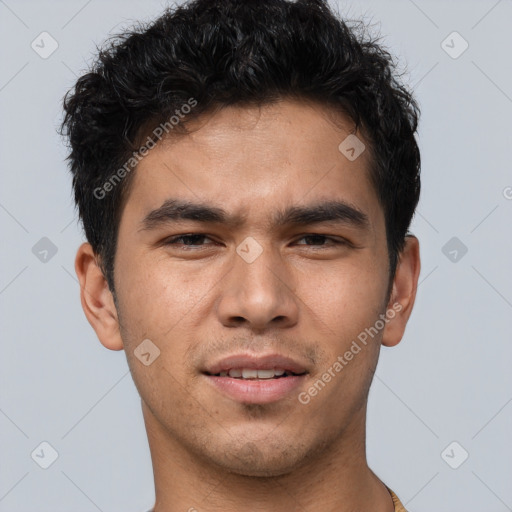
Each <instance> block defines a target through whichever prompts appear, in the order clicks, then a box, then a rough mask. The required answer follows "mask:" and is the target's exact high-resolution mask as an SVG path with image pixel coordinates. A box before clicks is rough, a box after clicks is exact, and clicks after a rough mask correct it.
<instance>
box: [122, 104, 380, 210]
mask: <svg viewBox="0 0 512 512" xmlns="http://www.w3.org/2000/svg"><path fill="white" fill-rule="evenodd" d="M185 121H186V119H185ZM187 129H188V130H189V133H188V134H187V135H183V136H182V135H180V136H174V137H172V138H167V139H164V140H162V141H160V142H159V143H158V145H157V146H156V147H155V148H154V149H152V150H150V151H149V152H148V154H147V155H146V156H145V157H144V158H143V159H142V161H141V162H140V163H139V164H138V166H137V170H136V172H135V175H134V176H133V183H132V184H131V187H130V195H129V198H128V201H127V209H136V210H138V212H139V216H140V215H145V214H147V213H148V211H150V210H151V209H154V208H157V207H159V206H161V205H162V204H163V203H164V202H165V201H166V200H167V199H168V198H170V197H172V198H176V197H181V198H183V199H187V200H190V201H195V202H201V203H204V202H206V201H207V202H209V203H212V201H214V202H215V203H216V204H218V205H222V207H223V208H224V209H225V210H227V211H232V212H233V213H244V212H245V213H247V212H250V215H251V216H252V217H253V218H256V217H261V218H263V217H264V216H265V215H267V214H269V213H270V210H272V209H273V210H275V207H277V206H279V207H281V206H282V205H283V204H287V205H293V204H301V205H304V204H307V203H309V202H317V201H316V199H319V198H322V199H324V200H325V199H327V200H329V199H332V200H343V201H344V202H346V203H348V204H352V205H354V206H356V207H359V208H360V209H361V210H365V211H366V212H367V213H368V215H369V217H372V216H373V217H374V216H378V215H379V207H378V204H377V197H376V194H375V191H374V189H373V186H372V185H371V182H370V180H369V175H368V165H369V164H368V161H369V154H368V153H369V151H367V149H365V150H364V151H363V152H362V153H361V154H360V156H358V157H357V158H356V159H355V160H351V159H349V158H347V156H346V153H344V152H342V151H340V144H343V143H344V141H345V140H346V139H347V137H348V136H349V135H350V134H351V133H352V132H353V123H352V122H351V121H349V120H348V118H343V117H342V116H341V115H340V114H336V115H334V113H333V112H332V111H329V110H328V109H327V108H326V107H324V106H321V105H318V104H314V103H304V102H298V101H289V100H285V101H282V102H279V103H276V104H272V105H264V106H261V107H252V106H251V107H238V106H237V107H226V108H223V109H222V110H220V111H218V112H216V113H213V114H205V115H202V116H200V117H199V118H197V119H194V120H193V121H190V122H188V123H187ZM357 136H358V138H359V139H360V140H361V142H363V141H364V139H363V137H362V135H360V134H359V133H358V134H357ZM352 137H353V135H352ZM349 140H350V139H349ZM342 147H343V146H342ZM357 149H360V148H357Z"/></svg>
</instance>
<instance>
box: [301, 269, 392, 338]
mask: <svg viewBox="0 0 512 512" xmlns="http://www.w3.org/2000/svg"><path fill="white" fill-rule="evenodd" d="M307 279H308V281H307V282H304V281H303V285H302V286H301V288H302V292H299V293H300V295H301V296H304V297H308V298H307V299H306V300H304V302H305V303H306V304H307V305H308V306H310V308H311V310H312V311H313V312H314V313H315V315H316V316H317V317H318V319H319V320H321V321H322V323H324V324H325V326H326V328H328V329H329V330H330V331H331V333H335V334H338V335H339V339H340V342H341V343H342V344H343V343H344V342H346V341H347V339H348V338H351V339H352V338H353V337H354V336H355V337H357V335H358V334H359V332H361V331H362V330H364V329H365V328H366V327H369V326H370V325H373V323H374V322H375V319H376V318H377V317H378V315H379V314H380V313H381V312H382V311H381V308H382V307H383V302H384V299H385V290H386V284H387V281H386V279H385V276H384V275H383V274H382V272H381V271H380V270H379V269H377V268H376V267H372V266H371V265H369V264H361V265H350V266H341V265H340V267H339V268H337V269H336V268H333V269H330V270H329V271H328V273H322V275H320V276H319V275H318V274H315V273H311V277H308V278H307ZM319 283H321V285H319ZM349 341H350V340H349Z"/></svg>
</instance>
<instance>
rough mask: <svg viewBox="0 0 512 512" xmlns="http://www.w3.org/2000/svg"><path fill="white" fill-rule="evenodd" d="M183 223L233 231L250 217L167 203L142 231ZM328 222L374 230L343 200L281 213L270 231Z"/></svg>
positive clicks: (198, 205) (203, 206) (180, 202)
mask: <svg viewBox="0 0 512 512" xmlns="http://www.w3.org/2000/svg"><path fill="white" fill-rule="evenodd" d="M179 220H192V221H196V222H202V223H215V224H223V225H226V226H227V227H230V228H236V227H239V226H241V225H242V224H243V223H244V222H245V221H246V215H241V214H238V215H232V214H229V213H228V212H226V211H225V210H224V209H223V208H220V207H217V206H213V205H210V204H207V203H194V202H191V201H186V200H181V199H167V200H166V201H165V202H164V203H163V204H162V206H160V207H159V208H156V209H155V210H152V211H151V212H149V213H148V214H147V215H146V216H145V217H144V219H143V220H142V222H141V227H140V229H139V231H150V230H153V229H156V228H158V227H160V226H162V225H165V224H169V223H172V222H176V221H179ZM327 222H329V223H331V222H335V223H339V224H345V225H348V226H353V227H356V228H360V229H363V230H367V229H369V227H370V220H369V217H368V215H367V214H366V213H364V212H363V211H362V210H360V209H359V208H357V207H356V206H354V205H350V204H348V203H346V202H343V201H339V200H327V201H321V202H317V203H314V204H310V205H306V206H291V207H288V208H286V209H284V210H279V211H277V212H276V213H275V214H274V216H273V218H272V219H271V222H270V227H271V228H276V227H282V226H302V225H308V224H317V223H327Z"/></svg>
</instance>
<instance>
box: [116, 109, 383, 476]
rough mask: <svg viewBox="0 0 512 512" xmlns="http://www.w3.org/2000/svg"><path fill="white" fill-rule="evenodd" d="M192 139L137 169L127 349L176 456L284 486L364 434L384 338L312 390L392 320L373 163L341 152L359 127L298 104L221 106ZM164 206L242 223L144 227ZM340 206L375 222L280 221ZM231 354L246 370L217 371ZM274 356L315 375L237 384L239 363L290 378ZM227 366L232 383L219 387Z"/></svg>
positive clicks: (125, 260)
mask: <svg viewBox="0 0 512 512" xmlns="http://www.w3.org/2000/svg"><path fill="white" fill-rule="evenodd" d="M189 128H193V129H194V130H193V131H192V132H191V134H189V135H187V136H184V137H179V138H174V139H172V140H168V141H166V142H165V143H162V144H159V145H158V146H157V147H155V148H154V149H153V150H151V151H150V152H149V153H148V155H147V156H146V157H145V158H144V159H143V160H142V161H141V163H140V164H139V166H138V168H137V170H136V174H135V176H134V181H133V183H132V187H131V190H130V194H129V196H128V200H127V202H126V205H125V208H124V210H123V212H122V218H121V222H120V227H119V235H118V246H117V252H116V259H115V285H116V293H117V299H118V307H119V309H118V313H119V320H120V329H121V333H122V339H123V344H124V349H125V351H126V356H127V359H128V362H129V365H130V368H131V371H132V375H133V378H134V381H135V383H136V385H137V388H138V390H139V392H140V395H141V397H142V400H143V402H144V404H145V407H146V410H145V414H146V415H147V417H146V421H149V423H150V424H151V425H153V426H155V428H159V429H161V430H163V431H165V432H166V434H167V435H168V436H169V439H170V440H171V441H170V442H171V443H175V444H176V445H180V446H181V447H183V448H185V449H186V450H187V451H188V452H189V453H191V454H194V455H195V456H197V457H199V458H201V459H202V460H205V461H207V462H210V463H214V464H218V465H220V466H222V467H224V468H227V469H229V470H232V471H234V472H237V473H240V474H247V475H268V476H271V475H279V474H283V473H285V472H287V471H289V470H290V469H291V468H296V467H300V466H301V465H302V464H304V463H306V461H308V460H309V461H311V458H312V457H313V458H314V457H317V456H320V455H321V454H322V453H323V452H324V451H325V450H327V449H332V448H333V447H334V446H336V442H337V441H338V440H339V439H340V438H341V437H342V436H343V435H344V432H346V431H348V430H349V429H353V428H361V426H362V425H364V415H365V408H366V399H367V393H368V389H369V386H370V383H371V378H372V375H373V371H374V370H375V366H376V364H377V360H378V354H379V348H380V339H381V335H382V332H379V334H378V335H375V336H374V337H373V338H371V337H369V338H368V343H367V345H363V344H361V343H359V345H360V347H361V350H360V351H359V352H358V353H357V354H356V355H354V357H353V359H352V360H350V361H348V362H347V361H346V364H345V365H343V369H342V370H341V371H334V372H332V370H331V379H330V381H329V382H327V383H325V386H323V387H322V386H319V385H317V391H318V392H317V393H316V394H315V393H314V392H313V393H308V390H309V389H310V388H311V387H312V386H313V384H314V383H315V382H316V381H317V380H318V379H322V375H323V374H324V373H325V372H326V371H328V369H329V368H332V367H333V365H334V363H335V362H336V361H338V356H343V355H344V354H345V353H346V352H347V351H348V350H349V349H350V347H351V344H352V342H353V341H354V340H357V338H358V335H359V334H360V333H361V332H362V331H364V330H365V329H367V328H370V327H371V326H374V325H375V324H376V321H377V320H378V319H379V315H380V314H382V313H384V312H385V311H386V306H387V303H386V291H387V286H388V279H389V269H388V254H387V244H386V236H385V225H384V216H383V212H382V209H381V207H380V205H379V203H378V201H377V197H376V194H375V191H374V190H373V188H372V186H371V185H370V183H369V179H368V170H367V166H368V162H367V156H368V155H367V152H364V153H363V154H362V155H361V156H360V157H358V158H357V159H356V160H354V161H350V160H349V159H347V158H346V156H344V155H343V154H342V153H341V152H340V150H339V149H338V146H339V144H340V143H341V142H342V141H343V140H344V139H345V138H346V137H347V136H348V135H349V133H350V130H351V125H350V124H349V123H347V124H346V130H342V129H341V128H340V127H339V126H336V125H335V124H333V123H332V121H330V120H329V117H328V115H327V114H326V111H325V110H324V109H323V108H322V107H320V106H317V105H311V106H306V105H305V104H299V103H295V102H291V101H284V102H282V103H280V104H276V105H273V106H264V107H262V108H261V109H259V110H258V109H257V108H235V107H233V108H225V109H223V110H221V111H220V112H218V113H216V114H214V115H208V116H203V117H202V118H200V119H198V121H194V122H193V123H190V124H189ZM360 138H361V137H360ZM168 200H176V201H187V202H190V203H194V204H195V203H197V204H201V205H203V206H204V205H206V206H208V207H210V208H215V209H222V210H224V212H225V214H226V216H227V217H228V218H231V217H233V219H235V218H238V222H233V223H227V224H226V223H223V222H218V219H217V220H216V219H215V218H213V217H212V218H210V220H208V221H199V220H191V219H172V218H169V219H168V221H166V222H162V216H161V215H160V216H158V215H156V214H153V215H152V216H151V218H150V220H148V221H147V222H146V223H144V222H143V221H144V219H145V218H146V216H148V215H149V214H150V212H152V211H153V210H156V209H158V208H160V207H161V206H162V205H163V204H164V203H165V202H166V201H168ZM334 201H335V202H339V203H340V202H341V203H346V205H349V206H350V207H352V208H354V209H357V210H359V211H360V212H362V213H363V214H364V215H365V216H366V217H367V221H368V222H367V223H364V222H356V220H354V218H350V216H348V217H346V218H345V219H344V220H343V219H341V218H339V219H337V220H330V221H324V222H311V223H304V221H305V219H304V218H302V219H299V220H302V223H299V224H297V223H295V222H294V220H297V219H293V218H288V221H289V222H285V223H282V222H279V221H280V220H281V221H282V220H283V219H282V218H281V219H279V218H278V217H277V215H278V213H281V214H282V213H284V212H286V211H287V210H288V209H290V208H292V207H298V208H307V207H314V206H319V205H321V204H323V203H326V202H334ZM191 234H195V235H196V236H194V237H192V238H185V239H180V238H178V239H177V240H175V241H174V244H171V243H169V242H171V241H172V240H171V239H172V237H177V236H179V235H191ZM199 235H201V236H199ZM312 235H314V236H312ZM337 242H338V243H337ZM185 244H188V245H185ZM146 339H149V340H151V342H152V343H153V344H154V345H155V346H156V347H158V349H159V350H160V356H159V357H158V358H157V359H156V360H155V361H154V362H153V363H152V364H151V365H149V366H145V365H144V364H142V363H141V362H140V361H139V360H138V359H137V357H136V356H135V354H134V350H135V349H136V348H137V347H138V346H139V344H140V343H141V342H142V341H143V340H146ZM230 356H240V357H242V358H244V357H245V358H246V362H242V363H240V362H237V361H235V362H233V361H226V362H224V363H223V362H222V360H224V359H225V358H228V357H230ZM263 356H269V357H270V359H267V360H265V361H264V360H263V359H259V358H260V357H263ZM274 356H282V357H284V358H288V359H289V360H291V361H293V362H294V364H295V365H296V367H294V370H295V371H294V373H295V374H300V373H304V372H305V374H304V375H301V376H288V377H287V376H280V377H278V378H276V377H274V378H273V379H266V378H261V379H258V380H243V378H240V377H237V376H236V375H237V370H238V371H239V372H241V368H240V366H244V367H245V366H248V367H249V368H247V369H249V370H250V369H251V368H252V369H253V370H254V367H255V366H256V367H261V368H260V369H269V368H268V366H271V367H273V366H275V367H276V368H277V370H278V372H277V373H280V372H279V369H281V370H282V369H285V370H286V366H290V367H291V366H293V365H292V363H291V362H286V361H284V362H283V361H281V362H278V363H277V364H274V363H273V362H272V357H274ZM217 363H219V364H217ZM251 363H254V364H252V366H251ZM258 365H259V366H258ZM226 367H229V368H231V369H232V370H235V372H234V373H233V375H235V377H232V376H231V377H230V376H229V374H228V376H224V377H222V376H215V375H213V373H220V371H221V370H222V369H225V370H229V368H226ZM280 367H281V368H280ZM283 367H284V368H283ZM338 368H339V367H338ZM209 373H212V375H210V374H209ZM333 374H334V376H332V375H333ZM245 375H246V376H249V377H250V376H253V375H254V374H253V373H251V372H247V371H246V372H245ZM260 375H261V376H263V377H268V375H269V374H268V373H265V372H263V373H260ZM324 382H325V381H324ZM301 393H302V395H301ZM305 393H306V394H305ZM306 395H307V396H309V397H310V400H309V401H308V400H307V397H306ZM299 396H302V400H299ZM306 401H307V402H308V403H304V402H306Z"/></svg>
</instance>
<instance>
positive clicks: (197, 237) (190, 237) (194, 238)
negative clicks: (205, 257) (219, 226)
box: [164, 233, 211, 247]
mask: <svg viewBox="0 0 512 512" xmlns="http://www.w3.org/2000/svg"><path fill="white" fill-rule="evenodd" d="M204 239H208V240H211V238H208V237H207V236H206V235H204V234H202V233H192V234H187V235H178V236H173V237H171V238H168V239H167V240H165V241H164V245H182V246H185V247H197V246H199V247H201V246H204V245H210V244H202V243H200V242H201V241H202V240H204ZM180 241H181V243H180Z"/></svg>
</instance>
